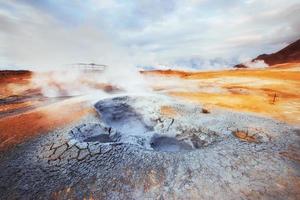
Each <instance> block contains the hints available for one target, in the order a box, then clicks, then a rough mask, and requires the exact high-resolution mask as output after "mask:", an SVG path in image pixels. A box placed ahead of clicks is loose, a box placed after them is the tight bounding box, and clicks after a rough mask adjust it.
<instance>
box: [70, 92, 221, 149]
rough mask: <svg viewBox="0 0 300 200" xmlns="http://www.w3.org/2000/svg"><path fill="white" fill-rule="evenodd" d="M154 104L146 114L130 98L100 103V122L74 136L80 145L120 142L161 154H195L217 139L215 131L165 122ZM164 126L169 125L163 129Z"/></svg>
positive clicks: (80, 130) (175, 120) (88, 126)
mask: <svg viewBox="0 0 300 200" xmlns="http://www.w3.org/2000/svg"><path fill="white" fill-rule="evenodd" d="M151 103H153V102H150V103H149V104H148V103H147V105H146V106H147V108H145V109H147V110H150V113H149V114H147V112H146V114H145V112H142V110H141V109H143V108H137V107H135V104H134V101H133V100H132V99H131V98H128V97H118V98H113V99H106V100H102V101H99V102H98V103H96V104H95V109H96V111H97V112H98V114H99V118H100V123H99V124H98V123H96V124H83V125H81V126H79V127H76V128H74V129H73V130H72V131H71V135H72V136H73V138H74V139H76V140H77V141H79V142H98V143H108V144H109V143H116V142H118V143H126V144H131V145H135V146H139V147H141V148H143V149H147V150H152V151H159V152H186V151H192V150H196V149H201V148H204V147H206V146H208V145H211V144H212V143H214V142H216V141H217V140H218V135H217V134H216V133H215V132H213V131H210V130H206V129H204V128H202V127H198V128H195V127H186V126H181V125H182V124H181V121H180V119H174V118H171V119H170V118H167V119H166V118H164V117H163V116H161V114H160V113H159V112H156V111H155V110H153V112H152V111H151V109H152V107H153V109H154V108H155V105H153V104H151ZM151 112H152V113H151ZM153 113H154V114H153ZM180 117H186V116H180ZM157 118H159V119H160V120H157ZM164 123H166V124H167V126H161V125H162V124H164ZM171 126H172V127H171ZM178 132H179V133H178Z"/></svg>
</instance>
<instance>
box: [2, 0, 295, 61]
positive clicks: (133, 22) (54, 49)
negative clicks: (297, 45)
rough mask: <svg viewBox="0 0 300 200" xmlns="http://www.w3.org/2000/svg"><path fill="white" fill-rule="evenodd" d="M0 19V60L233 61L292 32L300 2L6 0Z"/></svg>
mask: <svg viewBox="0 0 300 200" xmlns="http://www.w3.org/2000/svg"><path fill="white" fill-rule="evenodd" d="M0 25H1V29H0V55H1V57H0V66H6V65H38V66H51V67H53V66H54V65H55V66H56V65H64V64H70V63H75V62H98V63H103V64H110V63H111V64H112V63H118V65H122V64H121V63H124V62H125V63H129V65H151V64H161V65H166V64H168V63H174V62H176V61H178V60H188V59H194V58H197V59H202V60H203V62H204V63H205V62H208V63H210V60H212V59H214V58H222V60H228V63H231V62H232V60H236V61H238V60H239V59H240V58H243V57H249V58H251V57H255V56H256V55H258V54H261V53H270V52H272V51H275V50H278V49H280V48H282V47H283V46H284V45H286V44H287V43H289V42H292V41H293V40H296V39H298V38H299V37H300V28H299V27H300V3H299V2H298V1H297V0H290V1H285V2H284V1H280V0H274V1H271V2H270V1H267V0H259V1H258V0H251V1H250V0H248V1H237V0H231V1H225V0H220V1H218V3H216V2H215V1H214V2H212V1H208V0H193V1H188V0H184V1H175V0H165V1H159V0H155V1H153V0H152V1H150V0H141V1H135V2H133V1H116V0H105V1H96V0H87V1H66V0H64V1H62V2H61V3H60V4H58V3H54V2H53V1H50V0H45V1H32V0H29V1H20V0H12V1H7V2H2V3H0ZM214 66H215V67H218V66H223V62H222V63H221V64H219V65H214Z"/></svg>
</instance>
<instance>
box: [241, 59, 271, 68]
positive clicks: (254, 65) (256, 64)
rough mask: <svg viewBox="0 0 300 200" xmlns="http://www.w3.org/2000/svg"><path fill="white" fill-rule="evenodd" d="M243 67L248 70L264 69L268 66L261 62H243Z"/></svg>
mask: <svg viewBox="0 0 300 200" xmlns="http://www.w3.org/2000/svg"><path fill="white" fill-rule="evenodd" d="M244 65H245V66H247V67H249V68H266V67H268V66H269V65H268V64H267V63H265V61H263V60H254V61H248V62H245V63H244Z"/></svg>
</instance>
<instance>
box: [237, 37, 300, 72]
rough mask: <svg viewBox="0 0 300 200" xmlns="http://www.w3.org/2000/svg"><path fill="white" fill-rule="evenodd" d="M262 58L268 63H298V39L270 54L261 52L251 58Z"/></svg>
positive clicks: (299, 51) (299, 42)
mask: <svg viewBox="0 0 300 200" xmlns="http://www.w3.org/2000/svg"><path fill="white" fill-rule="evenodd" d="M257 60H263V61H264V62H265V63H266V64H268V65H276V64H283V63H297V62H299V63H300V39H299V40H297V41H296V42H293V43H291V44H289V45H288V46H286V47H285V48H283V49H281V50H280V51H277V52H276V53H271V54H262V55H259V56H257V57H256V58H254V59H253V60H252V62H254V61H257ZM234 68H247V66H245V65H244V64H238V65H235V66H234Z"/></svg>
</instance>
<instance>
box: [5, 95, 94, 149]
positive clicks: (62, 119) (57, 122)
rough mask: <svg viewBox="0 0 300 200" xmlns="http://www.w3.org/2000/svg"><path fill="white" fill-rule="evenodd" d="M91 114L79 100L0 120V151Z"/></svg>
mask: <svg viewBox="0 0 300 200" xmlns="http://www.w3.org/2000/svg"><path fill="white" fill-rule="evenodd" d="M90 112H93V110H92V109H91V108H90V106H87V104H86V102H83V101H82V100H79V99H70V100H65V101H62V102H59V103H54V104H51V105H48V106H44V107H40V108H37V109H34V110H32V111H29V112H26V113H23V114H19V115H14V116H10V117H5V118H2V119H0V150H1V149H6V148H8V147H10V146H12V145H14V144H18V143H21V142H23V141H25V140H27V139H29V138H31V137H33V136H35V135H38V134H42V133H43V132H47V131H50V130H54V129H56V128H58V127H60V126H65V125H67V124H69V123H71V122H74V121H76V120H79V119H80V118H81V117H82V116H84V115H86V114H87V113H90Z"/></svg>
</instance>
